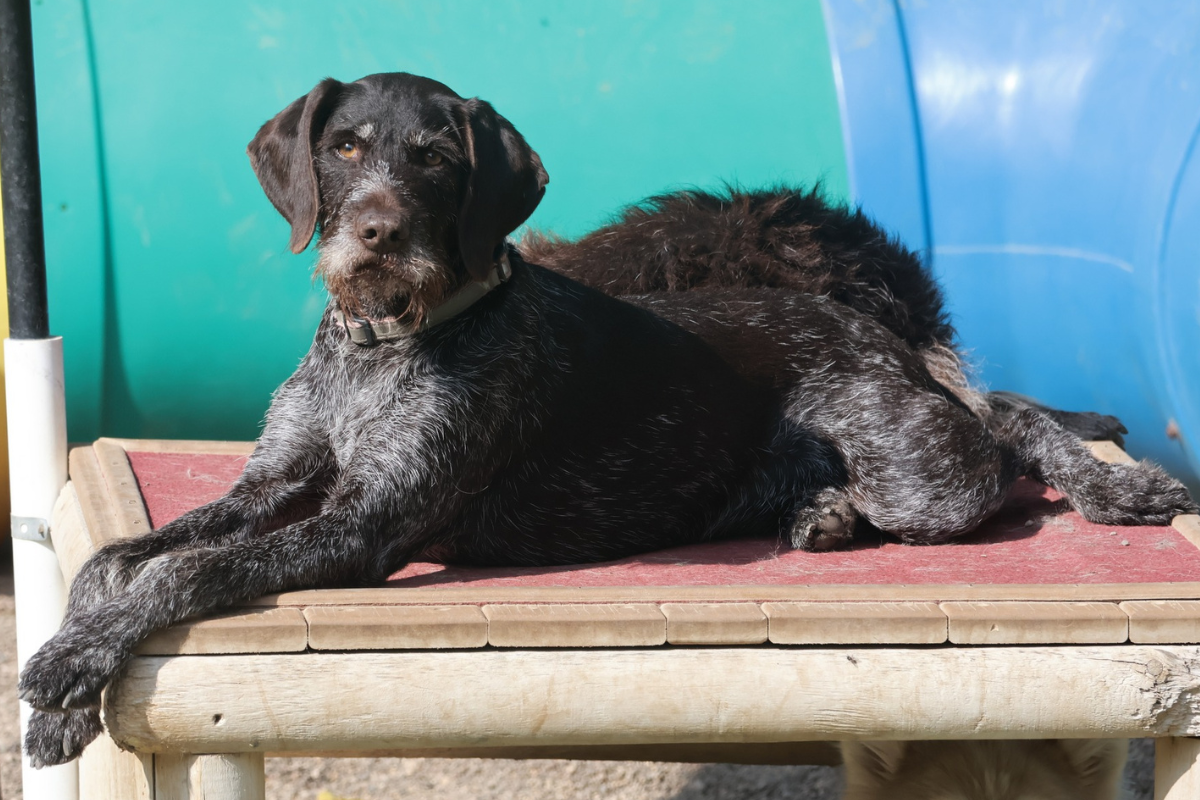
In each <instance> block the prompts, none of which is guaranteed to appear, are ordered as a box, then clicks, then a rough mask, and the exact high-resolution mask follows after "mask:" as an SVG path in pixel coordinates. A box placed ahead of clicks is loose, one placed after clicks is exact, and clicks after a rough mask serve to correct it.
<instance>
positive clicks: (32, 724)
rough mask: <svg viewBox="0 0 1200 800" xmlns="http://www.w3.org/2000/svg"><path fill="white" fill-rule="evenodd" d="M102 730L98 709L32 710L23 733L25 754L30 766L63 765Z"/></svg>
mask: <svg viewBox="0 0 1200 800" xmlns="http://www.w3.org/2000/svg"><path fill="white" fill-rule="evenodd" d="M103 732H104V725H103V724H102V723H101V722H100V709H99V708H95V707H90V708H76V709H72V710H71V711H67V712H65V713H56V712H53V711H37V710H34V712H33V713H32V714H30V715H29V728H28V729H27V730H26V732H25V754H26V755H28V756H29V763H30V764H31V765H32V766H33V767H34V769H41V768H42V767H53V766H56V765H58V764H65V763H67V762H68V761H70V760H72V759H74V758H78V757H79V755H80V754H81V753H82V752H83V749H84V748H85V747H87V746H88V745H89V744H90V743H91V742H92V740H93V739H95V738H96V737H97V736H99V735H100V734H101V733H103Z"/></svg>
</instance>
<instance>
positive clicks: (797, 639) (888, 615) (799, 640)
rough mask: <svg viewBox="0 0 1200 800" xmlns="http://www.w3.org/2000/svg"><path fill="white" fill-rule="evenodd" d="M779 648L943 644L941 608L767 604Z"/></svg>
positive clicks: (773, 639)
mask: <svg viewBox="0 0 1200 800" xmlns="http://www.w3.org/2000/svg"><path fill="white" fill-rule="evenodd" d="M763 611H764V612H766V615H767V617H768V619H769V620H770V625H771V627H770V636H771V642H773V643H774V644H942V643H943V642H945V641H946V615H945V614H943V613H942V610H941V609H940V608H938V605H937V603H878V602H866V603H763Z"/></svg>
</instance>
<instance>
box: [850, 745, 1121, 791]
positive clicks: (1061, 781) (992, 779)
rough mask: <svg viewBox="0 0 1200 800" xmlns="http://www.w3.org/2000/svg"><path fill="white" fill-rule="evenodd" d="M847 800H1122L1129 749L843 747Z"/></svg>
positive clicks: (1034, 746) (1110, 746) (1000, 746)
mask: <svg viewBox="0 0 1200 800" xmlns="http://www.w3.org/2000/svg"><path fill="white" fill-rule="evenodd" d="M841 749H842V764H843V765H844V767H845V776H846V788H845V792H844V794H843V795H842V800H928V799H929V798H934V797H947V798H949V797H953V798H959V799H960V800H1117V797H1118V792H1119V791H1120V786H1121V770H1122V769H1123V768H1124V766H1125V758H1126V754H1127V753H1128V751H1129V742H1128V741H1126V740H1124V739H1053V740H1050V741H1039V740H1003V741H1000V740H997V741H945V742H843V743H842V748H841Z"/></svg>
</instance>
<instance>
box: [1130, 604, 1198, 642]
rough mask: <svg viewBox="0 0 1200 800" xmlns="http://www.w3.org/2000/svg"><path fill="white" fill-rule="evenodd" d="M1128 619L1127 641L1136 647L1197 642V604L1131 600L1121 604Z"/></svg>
mask: <svg viewBox="0 0 1200 800" xmlns="http://www.w3.org/2000/svg"><path fill="white" fill-rule="evenodd" d="M1121 610H1122V611H1124V612H1125V615H1126V616H1128V617H1129V641H1131V642H1135V643H1137V644H1190V643H1194V642H1200V601H1195V600H1130V601H1126V602H1124V603H1121Z"/></svg>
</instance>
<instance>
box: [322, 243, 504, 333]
mask: <svg viewBox="0 0 1200 800" xmlns="http://www.w3.org/2000/svg"><path fill="white" fill-rule="evenodd" d="M511 276H512V265H511V264H510V263H509V262H508V252H507V251H505V252H504V253H502V254H501V255H500V259H499V260H498V261H497V262H496V263H495V264H494V265H493V266H492V270H491V272H489V273H488V276H487V279H486V280H482V281H469V282H468V283H467V284H466V285H465V286H463V287H462V288H461V289H459V290H458V291H457V292H455V293H454V294H452V295H450V296H449V297H447V298H446V299H445V300H444V301H443V302H442V303H441V304H440V305H437V306H434V307H433V308H431V309H429V313H428V314H426V315H425V318H424V319H423V320H421V324H420V325H418V326H416V327H415V328H414V327H413V326H412V325H411V324H410V323H408V322H404V321H402V318H401V317H383V318H382V319H372V318H369V317H359V316H355V315H352V314H345V313H343V312H342V310H341V309H340V308H339V309H334V312H333V318H334V320H335V321H336V322H337V324H338V325H341V326H342V327H343V328H345V329H346V334H347V335H348V336H349V337H350V341H352V342H354V343H355V344H357V345H361V346H362V347H374V346H375V345H377V344H379V343H380V342H390V341H394V340H396V339H403V338H405V337H406V336H412V335H413V334H415V333H420V332H421V331H427V330H429V329H430V328H432V327H434V326H435V325H441V324H442V323H443V322H446V321H447V320H450V319H453V318H454V317H456V316H458V315H459V314H461V313H462V312H464V311H466V310H467V309H468V308H470V307H471V306H473V305H475V304H476V303H477V302H479V301H480V300H482V299H483V298H484V297H485V296H486V295H487V293H488V292H490V291H492V290H493V289H495V288H496V287H497V286H499V285H500V284H502V283H504V282H505V281H507V280H508V279H509V278H510V277H511Z"/></svg>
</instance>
